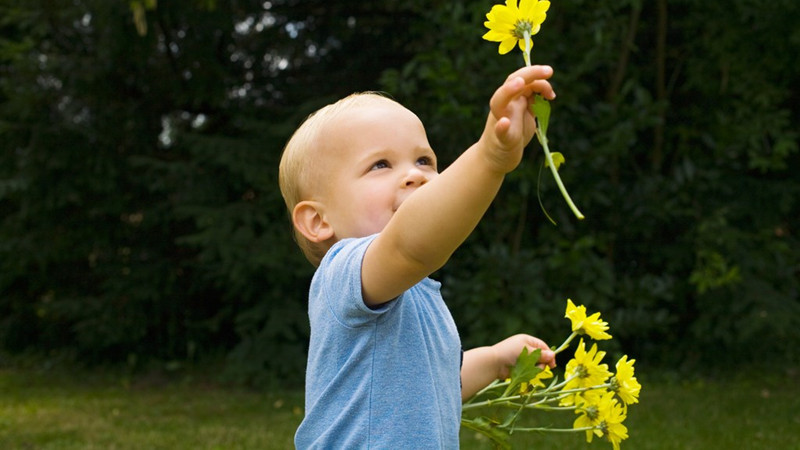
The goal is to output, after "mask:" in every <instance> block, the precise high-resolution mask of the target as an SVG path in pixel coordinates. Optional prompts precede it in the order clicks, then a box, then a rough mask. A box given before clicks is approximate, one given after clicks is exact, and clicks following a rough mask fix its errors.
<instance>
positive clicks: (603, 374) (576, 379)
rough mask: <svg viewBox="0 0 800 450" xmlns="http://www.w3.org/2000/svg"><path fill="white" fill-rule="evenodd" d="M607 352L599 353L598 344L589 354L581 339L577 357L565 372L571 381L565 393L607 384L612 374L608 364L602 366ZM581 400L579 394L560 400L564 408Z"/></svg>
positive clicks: (566, 386)
mask: <svg viewBox="0 0 800 450" xmlns="http://www.w3.org/2000/svg"><path fill="white" fill-rule="evenodd" d="M605 356H606V352H599V351H597V344H593V345H592V348H591V349H590V350H589V351H588V352H587V351H586V344H585V343H584V342H583V339H581V341H580V343H579V344H578V349H577V350H575V357H574V358H573V359H571V360H570V361H569V362H568V363H567V368H566V369H565V370H564V377H565V378H566V379H567V380H569V381H568V382H567V384H566V385H564V389H563V390H565V391H569V390H572V389H580V388H591V387H594V386H599V385H602V384H604V383H605V382H606V380H607V379H608V377H610V376H611V372H609V371H608V364H600V362H601V361H602V360H603V358H604V357H605ZM579 399H580V396H579V395H577V394H570V395H567V396H566V397H564V398H562V399H561V400H560V402H559V403H560V404H561V405H562V406H570V405H574V404H576V402H577V401H578V400H579Z"/></svg>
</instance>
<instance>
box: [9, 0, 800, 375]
mask: <svg viewBox="0 0 800 450" xmlns="http://www.w3.org/2000/svg"><path fill="white" fill-rule="evenodd" d="M491 4H492V2H487V1H485V0H481V1H462V2H438V1H430V0H402V1H401V0H386V1H381V2H370V1H347V0H338V1H332V0H327V1H316V0H305V1H299V0H270V1H250V0H231V1H223V0H173V1H165V0H162V1H160V2H156V0H131V1H109V0H41V1H30V0H1V1H0V30H2V35H1V36H2V37H0V149H1V151H0V354H1V355H3V356H2V357H0V365H1V363H2V361H6V362H8V361H13V360H14V359H15V358H20V357H26V358H27V357H31V356H33V357H35V358H37V359H39V360H41V361H52V362H58V361H67V362H69V363H76V364H79V365H82V366H88V367H119V366H124V367H128V368H130V369H133V370H137V369H139V368H145V367H148V366H149V365H150V364H153V363H154V362H155V363H158V364H166V365H169V366H172V367H179V366H182V365H191V364H202V363H203V362H205V361H216V362H221V367H222V372H221V373H220V375H221V376H224V377H225V378H226V379H227V380H231V381H233V382H235V383H240V384H243V385H249V386H274V385H279V386H289V387H301V386H302V381H303V373H304V366H305V357H306V356H305V355H306V353H305V350H306V345H307V339H308V333H309V330H308V320H307V316H306V298H307V297H306V295H307V288H308V283H309V281H310V277H311V275H312V271H313V268H312V267H311V265H310V264H308V263H307V262H306V261H305V260H304V259H303V257H302V255H301V253H300V251H299V250H298V249H297V247H296V246H295V244H294V243H293V241H292V237H291V232H290V224H289V221H288V218H287V214H286V212H285V207H284V204H283V201H282V199H281V196H280V192H279V190H278V183H277V174H278V169H277V168H278V161H279V158H280V154H281V151H282V149H283V145H284V144H285V142H286V141H287V139H288V138H289V136H290V135H291V133H292V132H293V130H294V129H295V128H296V127H297V126H298V125H299V123H300V122H301V121H302V120H303V119H304V118H305V117H306V116H307V115H308V114H309V113H311V112H312V111H314V110H315V109H317V108H319V107H320V106H323V105H325V104H327V103H330V102H332V101H334V100H336V99H338V98H339V97H342V96H344V95H347V94H349V93H351V92H354V91H362V90H381V91H385V92H387V93H389V94H390V95H391V96H393V97H394V98H396V99H397V100H398V101H400V102H401V103H403V104H404V105H406V106H407V107H408V108H409V109H411V110H412V111H414V112H415V113H416V114H418V115H419V117H420V118H421V119H422V121H423V123H425V124H426V127H427V131H428V134H429V139H430V141H431V143H432V145H433V147H434V149H435V150H436V151H437V153H438V155H439V158H440V161H441V162H442V166H443V167H446V165H447V164H448V163H449V162H451V161H453V160H454V159H455V158H456V157H457V156H458V155H459V153H460V152H461V151H463V150H464V149H465V148H467V147H468V146H469V145H470V144H471V143H472V142H474V141H475V140H476V139H477V138H478V136H479V135H480V132H481V130H482V128H483V123H484V121H485V117H486V113H487V111H488V99H489V97H490V96H491V93H492V92H493V91H494V89H495V88H496V86H498V85H499V84H500V83H501V82H502V80H504V79H505V77H506V75H507V74H508V73H509V72H510V71H512V70H514V69H516V68H517V67H520V66H522V65H523V60H522V56H521V53H520V52H518V51H513V52H512V53H510V54H508V55H504V56H500V55H498V53H497V44H495V43H490V42H486V41H483V40H482V39H481V36H482V35H483V33H484V32H485V29H484V27H483V21H484V16H485V14H486V12H488V10H489V9H490V7H491ZM798 19H800V3H798V2H796V1H795V0H773V1H769V2H760V1H754V0H729V1H703V2H697V1H694V0H671V1H667V0H653V1H641V0H615V1H607V0H597V1H591V2H590V1H584V0H557V1H553V2H552V6H551V9H550V12H549V15H548V19H547V20H546V21H545V23H544V25H543V27H542V31H541V32H540V33H539V34H538V35H536V36H534V48H533V53H532V59H533V62H534V63H541V64H550V65H552V66H553V67H554V68H555V71H556V73H555V76H554V77H553V79H552V83H553V85H554V86H555V88H556V91H557V93H558V98H557V99H556V100H555V101H554V102H553V104H552V107H553V112H552V118H551V122H550V130H549V133H548V137H549V140H550V145H551V148H552V150H554V151H559V152H562V153H563V154H564V155H565V157H566V164H565V165H564V166H562V168H561V170H560V173H561V176H562V178H563V179H564V182H565V184H566V186H567V188H568V189H569V191H570V194H571V195H572V197H573V199H574V200H575V202H576V203H577V205H578V206H579V207H580V208H581V210H582V212H583V213H584V214H585V215H586V219H585V220H584V221H577V220H576V219H575V218H574V217H573V216H572V215H571V212H570V210H569V209H568V208H567V206H566V204H565V202H564V200H563V199H562V198H561V195H560V193H559V192H558V189H557V188H556V186H555V183H554V182H553V179H552V177H551V176H550V174H549V173H548V172H547V171H545V172H543V173H542V174H541V177H540V176H539V174H540V171H541V168H542V164H543V155H542V151H541V150H540V147H539V146H538V144H537V143H536V142H532V143H531V145H530V146H529V151H528V153H527V156H526V159H525V160H524V162H523V163H522V165H521V167H520V168H519V169H518V170H517V171H516V172H514V173H513V174H511V175H510V176H509V177H508V180H507V182H506V183H505V185H504V187H503V190H502V191H501V193H500V195H499V196H498V198H497V200H496V201H495V203H494V205H493V207H492V208H491V209H490V211H489V212H488V214H487V215H486V217H485V219H484V220H483V222H482V223H481V225H480V226H479V228H478V229H477V230H476V231H475V232H474V234H473V235H472V236H471V238H470V239H469V240H468V241H467V243H466V244H465V245H464V246H463V247H462V248H461V249H460V250H459V251H458V252H457V253H456V254H455V256H454V258H453V259H452V260H451V262H450V263H449V264H448V265H447V266H446V267H445V268H444V269H442V270H441V271H440V272H438V273H437V274H435V278H437V279H439V280H441V281H442V282H443V284H444V292H443V293H444V296H445V299H446V300H447V302H448V304H449V305H450V307H451V310H452V311H453V314H454V316H455V319H456V322H457V324H458V325H459V329H460V333H461V336H462V340H463V341H464V344H465V346H466V347H470V346H475V345H481V344H486V343H491V342H495V341H496V340H498V339H501V338H503V337H505V336H508V335H509V334H513V333H518V332H528V333H533V334H536V335H537V336H540V337H542V338H543V339H545V340H546V341H548V342H550V343H551V344H554V345H557V344H558V343H560V342H561V340H563V339H564V337H566V335H567V334H568V329H567V326H568V325H567V323H568V322H567V321H566V320H565V319H564V318H563V315H564V308H565V304H566V299H567V298H571V299H572V300H573V301H574V302H575V303H576V304H584V305H586V306H587V308H588V310H589V312H594V311H600V312H602V313H603V318H604V319H605V320H607V321H608V322H609V323H610V324H611V327H612V328H611V332H612V334H613V335H614V340H613V341H610V342H609V343H607V344H605V345H606V350H608V351H609V353H610V354H612V355H617V356H619V355H621V354H623V353H627V354H629V355H631V357H633V358H636V359H637V367H643V368H648V369H651V370H655V371H668V372H672V373H678V374H679V373H683V372H688V371H692V372H698V371H700V372H714V371H720V370H722V371H727V370H729V369H731V368H743V369H748V370H749V369H752V367H753V366H752V363H753V360H754V359H755V360H757V362H758V365H759V366H763V365H764V364H769V365H770V367H795V366H796V364H797V363H798V360H800V352H799V351H798V343H800V299H799V298H798V290H799V289H800V239H799V238H798V225H800V221H798V216H800V183H798V175H797V171H798V169H799V168H800V152H798V129H797V122H798V118H799V117H800V92H798V86H800V84H799V83H800V65H798V63H797V56H798V55H799V54H800V28H798V26H797V23H798ZM540 202H541V204H542V205H543V206H540ZM542 207H543V208H544V209H545V210H546V211H547V212H548V213H549V214H550V215H551V216H552V217H553V218H554V219H555V220H556V222H557V225H553V224H551V223H550V222H548V220H547V219H546V217H545V215H544V213H543V211H542ZM756 355H757V356H756Z"/></svg>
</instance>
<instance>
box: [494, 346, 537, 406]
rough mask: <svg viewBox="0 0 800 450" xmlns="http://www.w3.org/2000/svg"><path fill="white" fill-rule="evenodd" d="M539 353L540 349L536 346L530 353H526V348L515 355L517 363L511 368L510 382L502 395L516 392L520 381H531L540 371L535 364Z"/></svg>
mask: <svg viewBox="0 0 800 450" xmlns="http://www.w3.org/2000/svg"><path fill="white" fill-rule="evenodd" d="M541 353H542V351H541V350H540V349H538V348H537V349H536V350H534V351H532V352H530V353H528V349H527V348H524V349H522V353H520V354H519V357H517V364H516V365H514V367H512V368H511V383H509V385H508V387H507V388H506V392H505V394H504V395H503V396H506V395H509V394H510V393H512V392H517V391H518V390H519V386H520V385H521V384H522V383H527V382H529V381H531V380H532V379H533V378H534V377H536V375H538V374H539V372H541V371H542V369H541V368H539V367H537V366H536V364H538V363H539V357H540V356H541Z"/></svg>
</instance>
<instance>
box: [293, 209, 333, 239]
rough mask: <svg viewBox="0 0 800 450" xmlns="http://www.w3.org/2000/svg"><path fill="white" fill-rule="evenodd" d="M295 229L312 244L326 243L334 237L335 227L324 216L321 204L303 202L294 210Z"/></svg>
mask: <svg viewBox="0 0 800 450" xmlns="http://www.w3.org/2000/svg"><path fill="white" fill-rule="evenodd" d="M292 222H293V223H294V226H295V228H297V230H298V231H300V233H301V234H302V235H303V236H305V237H306V239H308V240H309V241H311V242H324V241H327V240H328V239H330V238H331V237H333V227H332V226H331V224H329V223H328V222H327V221H326V220H325V217H324V215H323V205H322V204H321V203H319V202H313V201H303V202H300V203H298V204H297V205H295V207H294V209H293V210H292Z"/></svg>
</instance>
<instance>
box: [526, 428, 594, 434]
mask: <svg viewBox="0 0 800 450" xmlns="http://www.w3.org/2000/svg"><path fill="white" fill-rule="evenodd" d="M596 428H598V427H583V428H547V427H536V428H514V431H531V432H544V433H576V432H579V431H592V430H594V429H596Z"/></svg>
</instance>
